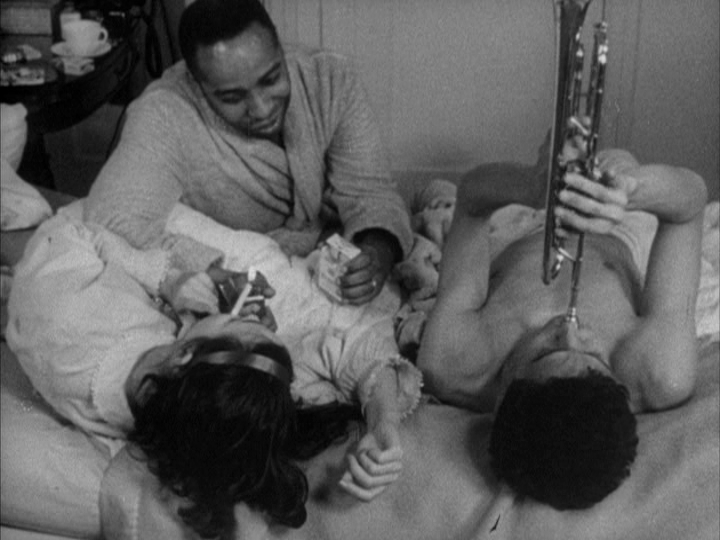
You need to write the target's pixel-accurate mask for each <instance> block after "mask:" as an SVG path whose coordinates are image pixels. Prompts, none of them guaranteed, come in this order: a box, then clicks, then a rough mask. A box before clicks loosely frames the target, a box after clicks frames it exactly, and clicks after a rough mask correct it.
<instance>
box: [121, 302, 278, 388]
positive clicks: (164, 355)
mask: <svg viewBox="0 0 720 540" xmlns="http://www.w3.org/2000/svg"><path fill="white" fill-rule="evenodd" d="M221 336H227V337H231V338H233V339H235V340H236V341H239V342H240V343H242V344H243V345H244V346H245V347H246V348H248V349H250V348H253V347H254V346H257V345H258V344H260V343H277V344H279V345H282V342H281V341H280V338H278V337H277V335H276V334H275V333H274V332H273V331H271V330H269V329H268V328H267V327H266V326H264V325H263V324H261V323H259V322H255V321H244V320H241V319H239V318H237V317H233V316H231V315H228V314H220V315H210V316H208V317H205V318H203V319H200V320H199V321H197V322H196V323H195V324H194V325H193V327H192V328H190V330H188V332H187V333H186V334H185V336H184V337H183V338H182V339H178V340H177V341H174V342H173V343H169V344H167V345H159V346H157V347H153V348H152V349H150V350H149V351H147V352H145V354H143V355H142V356H141V357H140V358H139V359H138V361H137V362H136V363H135V365H134V366H133V368H132V370H131V371H130V375H128V378H127V380H126V381H125V395H126V396H127V398H128V401H130V402H133V401H135V402H137V401H138V400H140V399H141V394H142V383H143V380H144V379H145V377H146V376H147V375H149V374H151V373H160V374H161V373H167V372H169V371H170V370H172V369H173V368H175V367H177V366H180V365H183V364H185V363H187V362H188V361H189V360H190V359H191V358H192V351H191V350H189V347H188V344H189V343H190V342H191V341H192V340H194V339H197V338H214V337H221Z"/></svg>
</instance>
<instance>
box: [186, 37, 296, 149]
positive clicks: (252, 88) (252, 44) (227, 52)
mask: <svg viewBox="0 0 720 540" xmlns="http://www.w3.org/2000/svg"><path fill="white" fill-rule="evenodd" d="M197 66H198V70H199V71H200V73H199V74H198V78H199V79H201V80H199V81H198V83H199V84H200V87H201V88H202V90H203V93H204V94H205V97H206V98H207V100H208V102H209V103H210V106H211V107H212V108H213V110H215V112H216V113H217V114H218V115H219V116H220V117H221V118H223V120H225V121H226V122H227V123H228V124H230V126H232V127H233V128H235V129H236V130H237V131H239V132H240V133H242V134H245V135H246V136H248V137H257V138H266V139H272V138H275V137H276V136H278V135H279V134H280V133H281V132H282V127H283V124H284V121H285V113H286V111H287V107H288V103H289V101H290V79H289V78H288V73H287V67H286V65H285V58H284V56H283V52H282V48H281V47H280V46H277V45H275V43H274V41H273V38H272V35H271V34H270V32H269V31H268V30H267V29H265V28H263V27H262V26H260V25H259V24H252V25H251V26H250V27H249V28H248V29H247V30H245V31H244V32H243V33H242V34H240V35H239V36H237V37H235V38H233V39H229V40H227V41H221V42H219V43H216V44H214V45H211V46H201V47H199V48H198V51H197Z"/></svg>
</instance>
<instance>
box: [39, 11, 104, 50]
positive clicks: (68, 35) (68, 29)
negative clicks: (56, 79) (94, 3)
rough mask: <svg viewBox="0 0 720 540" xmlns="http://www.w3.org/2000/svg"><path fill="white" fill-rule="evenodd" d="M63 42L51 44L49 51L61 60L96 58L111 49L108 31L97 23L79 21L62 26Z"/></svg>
mask: <svg viewBox="0 0 720 540" xmlns="http://www.w3.org/2000/svg"><path fill="white" fill-rule="evenodd" d="M62 37H63V41H59V42H57V43H53V45H52V46H51V47H50V50H51V51H52V53H53V54H55V55H57V56H60V57H61V58H73V57H80V58H97V57H99V56H102V55H104V54H106V53H108V52H109V51H110V49H112V44H111V43H110V41H108V37H109V36H108V31H107V30H106V29H105V28H104V27H103V26H102V25H101V24H100V23H99V22H97V21H93V20H90V19H79V20H74V21H69V22H67V23H65V24H63V26H62Z"/></svg>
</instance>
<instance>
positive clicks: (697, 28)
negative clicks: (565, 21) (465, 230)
mask: <svg viewBox="0 0 720 540" xmlns="http://www.w3.org/2000/svg"><path fill="white" fill-rule="evenodd" d="M265 5H266V6H267V7H268V10H269V11H270V13H271V15H272V16H273V18H274V20H275V21H276V23H277V26H278V29H279V31H280V33H281V35H282V36H283V37H284V38H285V39H287V40H288V41H300V42H304V43H307V44H311V45H321V46H325V47H329V48H333V49H336V50H339V51H341V52H345V53H347V54H349V55H351V56H353V57H354V58H356V59H357V61H358V63H359V65H360V67H361V70H362V73H363V78H364V81H365V83H366V86H367V88H368V92H369V93H370V96H371V98H372V100H373V103H374V105H375V108H376V110H377V112H378V116H379V119H380V122H381V125H382V128H383V132H384V135H385V137H386V139H387V142H388V147H389V155H390V159H391V164H392V167H393V169H394V170H396V171H405V173H406V174H407V173H408V171H409V172H412V171H417V172H418V173H422V172H425V173H427V174H434V173H437V174H443V173H448V172H450V171H456V172H458V171H460V172H461V171H465V170H467V169H469V168H471V167H472V166H474V165H476V164H478V163H479V162H482V161H500V160H517V161H521V162H534V161H535V158H536V151H537V147H538V145H539V144H540V142H541V141H542V138H543V136H544V135H545V133H546V130H547V129H548V127H549V126H550V123H551V121H552V120H551V119H552V106H553V105H552V103H553V79H554V76H555V66H554V62H555V59H554V50H555V41H554V40H555V35H554V22H553V2H552V0H442V1H438V0H265ZM602 7H603V3H602V1H600V0H593V3H592V4H591V6H590V11H589V13H588V16H587V18H586V23H585V27H584V36H585V38H584V41H585V42H586V44H587V45H588V47H589V46H590V45H591V33H592V25H593V24H594V23H595V22H597V21H598V20H600V19H601V11H602ZM605 7H606V13H605V15H606V20H607V22H608V24H609V42H610V61H609V66H608V73H607V86H606V97H605V105H604V109H603V110H604V113H603V121H604V122H603V128H602V130H601V145H602V146H621V147H623V148H626V149H628V150H630V151H632V152H633V153H635V154H636V155H637V156H638V158H639V159H640V160H641V161H643V162H664V163H671V164H675V165H682V166H686V167H689V168H692V169H693V170H695V171H697V172H698V173H699V174H701V175H702V176H703V177H704V178H705V179H706V181H707V182H708V185H709V187H710V191H711V193H712V195H713V197H714V198H718V187H719V184H720V165H719V163H718V147H719V145H720V140H719V136H718V133H719V131H720V110H719V107H720V83H719V82H718V74H719V71H720V68H719V67H718V66H719V65H720V44H719V39H720V38H719V35H720V22H719V20H718V18H719V16H720V2H719V1H718V0H682V1H679V0H607V1H606V4H605Z"/></svg>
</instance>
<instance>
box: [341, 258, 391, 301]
mask: <svg viewBox="0 0 720 540" xmlns="http://www.w3.org/2000/svg"><path fill="white" fill-rule="evenodd" d="M385 279H386V276H385V275H384V274H383V273H382V272H380V267H379V265H378V264H377V261H376V259H375V257H374V252H372V251H363V252H362V253H360V254H359V255H358V256H357V257H355V258H354V259H352V260H351V261H350V262H348V264H347V269H346V272H345V274H344V275H343V276H342V277H341V278H340V288H341V289H342V294H343V298H345V300H347V302H348V303H349V304H353V305H360V304H364V303H366V302H369V301H370V300H372V299H373V298H375V297H376V296H377V295H378V294H380V292H381V291H382V288H383V285H384V284H385Z"/></svg>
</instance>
